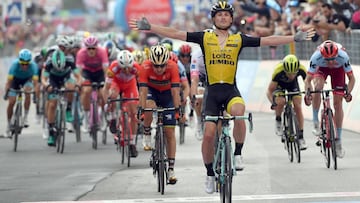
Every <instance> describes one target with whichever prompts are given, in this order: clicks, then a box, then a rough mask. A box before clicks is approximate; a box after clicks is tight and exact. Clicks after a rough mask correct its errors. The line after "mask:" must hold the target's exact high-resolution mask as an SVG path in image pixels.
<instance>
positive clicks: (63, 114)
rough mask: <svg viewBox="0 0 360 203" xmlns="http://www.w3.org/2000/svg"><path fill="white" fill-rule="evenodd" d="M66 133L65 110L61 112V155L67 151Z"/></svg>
mask: <svg viewBox="0 0 360 203" xmlns="http://www.w3.org/2000/svg"><path fill="white" fill-rule="evenodd" d="M65 131H66V118H65V108H63V111H62V112H61V128H60V136H59V139H60V153H61V154H62V153H64V149H65Z"/></svg>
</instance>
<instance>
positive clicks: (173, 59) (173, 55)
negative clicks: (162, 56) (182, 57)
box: [169, 51, 179, 64]
mask: <svg viewBox="0 0 360 203" xmlns="http://www.w3.org/2000/svg"><path fill="white" fill-rule="evenodd" d="M169 59H170V60H172V61H174V62H175V63H176V64H177V62H178V60H179V59H178V57H177V55H176V54H175V53H174V52H173V51H171V52H170V58H169Z"/></svg>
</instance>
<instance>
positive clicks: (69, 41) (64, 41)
mask: <svg viewBox="0 0 360 203" xmlns="http://www.w3.org/2000/svg"><path fill="white" fill-rule="evenodd" d="M56 44H57V45H58V46H63V47H65V48H66V49H71V48H73V46H74V40H73V38H72V37H70V36H67V35H62V36H58V37H57V39H56Z"/></svg>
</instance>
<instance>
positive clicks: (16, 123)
mask: <svg viewBox="0 0 360 203" xmlns="http://www.w3.org/2000/svg"><path fill="white" fill-rule="evenodd" d="M9 91H12V92H15V93H16V100H15V112H14V114H13V115H12V118H11V121H10V131H11V132H10V133H11V136H10V139H12V138H14V139H13V141H14V146H13V150H14V152H16V151H17V146H18V140H19V135H20V134H21V131H22V129H23V128H24V127H25V126H24V121H23V117H22V114H23V113H22V112H23V110H22V108H23V106H22V105H23V104H22V101H23V94H24V93H25V94H33V93H35V92H34V91H25V90H23V89H22V87H20V89H12V88H11V89H10V90H8V92H9ZM8 92H7V93H6V95H8ZM6 97H7V96H6Z"/></svg>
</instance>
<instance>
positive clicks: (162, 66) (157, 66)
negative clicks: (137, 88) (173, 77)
mask: <svg viewBox="0 0 360 203" xmlns="http://www.w3.org/2000/svg"><path fill="white" fill-rule="evenodd" d="M165 66H166V64H161V65H155V64H154V67H155V68H164V67H165Z"/></svg>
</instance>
